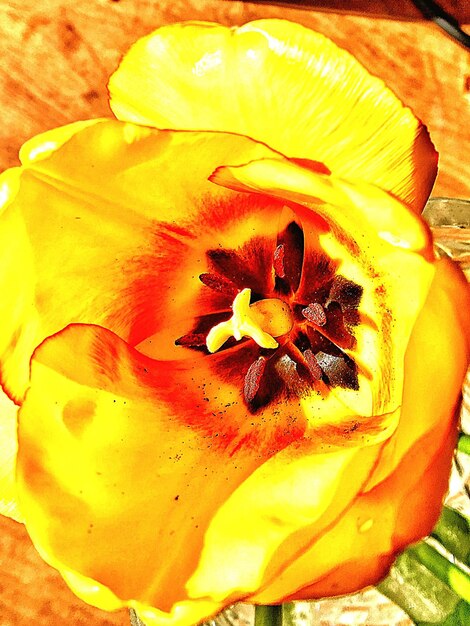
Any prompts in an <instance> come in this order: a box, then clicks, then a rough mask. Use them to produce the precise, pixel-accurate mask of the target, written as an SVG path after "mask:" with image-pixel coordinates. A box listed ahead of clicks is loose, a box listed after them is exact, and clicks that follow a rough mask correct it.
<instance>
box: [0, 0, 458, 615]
mask: <svg viewBox="0 0 470 626" xmlns="http://www.w3.org/2000/svg"><path fill="white" fill-rule="evenodd" d="M441 4H442V5H444V6H446V8H447V9H448V10H449V11H451V12H453V13H454V15H456V16H458V17H460V18H461V19H462V20H463V21H465V22H466V23H467V24H468V23H470V5H469V4H468V2H467V0H462V1H461V2H457V1H455V0H447V1H442V2H441ZM318 5H320V6H321V7H322V9H325V8H327V9H328V10H327V11H322V12H313V11H307V10H302V9H286V8H280V7H274V6H268V5H266V4H263V5H257V4H252V3H242V2H236V1H235V2H232V1H229V0H174V1H171V0H168V1H166V0H162V1H158V0H78V1H77V0H41V1H40V2H38V1H37V0H9V1H7V2H5V1H3V0H2V1H0V111H1V122H2V123H1V124H0V169H4V168H6V167H9V166H11V165H16V164H17V163H18V160H17V152H18V148H19V147H20V145H21V144H22V143H23V142H24V141H25V140H26V139H27V138H29V137H30V136H32V135H34V134H37V133H39V132H41V131H43V130H46V129H48V128H52V127H54V126H59V125H62V124H66V123H68V122H72V121H76V120H78V119H86V118H90V117H98V116H110V110H109V107H108V104H107V92H106V81H107V77H108V76H109V74H110V73H111V72H112V70H113V69H114V68H115V67H116V65H117V63H118V62H119V58H120V56H121V55H122V53H123V52H124V51H125V49H126V48H127V47H128V46H129V45H130V44H131V43H132V42H133V41H134V40H135V39H136V38H137V37H139V36H141V35H143V34H146V33H148V32H149V31H151V30H152V29H154V28H156V27H157V26H159V25H161V24H164V23H171V22H176V21H181V20H183V19H196V20H208V19H209V20H213V21H219V22H222V23H225V24H242V23H244V22H247V21H250V20H252V19H256V18H259V17H284V18H288V19H292V20H294V21H297V22H300V23H302V24H305V25H307V26H310V27H312V28H314V29H316V30H318V31H320V32H322V33H324V34H325V35H327V36H329V37H330V38H331V39H333V40H334V41H335V42H336V43H338V44H339V45H341V46H342V47H344V48H346V49H347V50H349V51H350V52H352V53H353V54H354V55H355V56H356V57H357V58H358V59H359V60H360V61H361V62H362V63H363V64H364V65H365V66H366V67H367V68H368V69H369V70H370V71H371V72H372V73H374V74H376V75H378V76H380V77H382V78H383V79H384V80H385V81H386V82H387V83H388V85H389V86H390V87H391V88H392V89H393V90H394V91H395V92H396V93H397V95H398V96H399V97H400V98H401V99H402V100H404V101H405V102H406V103H407V104H408V105H410V106H411V107H412V108H413V109H414V111H415V113H416V114H417V116H418V117H420V118H421V119H422V120H423V122H424V123H425V124H426V125H427V126H428V128H429V130H430V133H431V137H432V139H433V141H434V143H435V145H436V147H437V149H438V150H439V152H440V155H441V158H440V172H439V176H438V179H437V183H436V186H435V189H434V193H433V195H444V196H451V197H458V196H460V197H466V198H470V167H469V165H468V155H469V154H470V53H469V52H468V51H466V50H464V48H462V47H460V46H459V45H458V44H456V43H455V42H453V41H452V40H450V39H449V38H448V37H446V36H445V35H444V34H443V33H442V32H441V31H440V30H439V29H438V28H437V27H436V26H434V25H432V24H430V23H426V22H424V21H410V20H413V18H414V19H415V20H416V18H417V17H418V15H417V12H416V10H415V9H414V8H413V5H412V3H411V2H409V1H408V0H397V1H396V2H385V1H380V0H375V1H372V2H366V1H362V0H354V1H352V2H346V1H344V2H341V1H340V0H330V1H328V0H323V1H321V0H319V2H318ZM388 5H393V8H392V9H390V8H389V6H388ZM344 6H348V7H349V9H353V10H354V14H348V13H346V12H344V11H343V12H338V8H341V7H344ZM361 11H364V12H365V14H364V15H360V12H361ZM390 11H391V12H392V13H393V14H394V15H391V16H389V17H390V18H384V17H383V16H384V15H386V14H387V12H390ZM378 16H380V17H378ZM399 17H401V18H407V19H406V20H401V19H398V18H399ZM129 567H132V563H129ZM65 624H67V626H85V625H87V626H125V625H126V626H127V625H128V624H129V618H128V614H127V612H126V611H120V612H118V613H116V614H111V615H108V614H105V613H103V612H101V611H98V610H97V609H93V608H91V607H88V606H87V605H85V604H83V603H82V602H81V601H79V600H78V599H76V598H75V597H74V596H73V595H72V593H71V592H70V591H69V590H68V589H67V587H66V586H65V584H64V583H63V582H62V580H61V578H60V576H59V575H58V574H57V573H56V572H55V571H54V570H53V569H52V568H50V567H48V566H47V565H45V564H44V563H43V562H42V561H41V559H40V558H39V556H38V555H37V554H36V552H35V550H34V548H33V547H32V545H31V544H30V542H29V539H28V538H27V536H26V533H25V531H24V529H23V527H22V526H21V525H19V524H17V523H16V522H13V521H11V520H7V519H5V518H0V626H31V625H34V626H59V625H60V626H62V625H64V626H65Z"/></svg>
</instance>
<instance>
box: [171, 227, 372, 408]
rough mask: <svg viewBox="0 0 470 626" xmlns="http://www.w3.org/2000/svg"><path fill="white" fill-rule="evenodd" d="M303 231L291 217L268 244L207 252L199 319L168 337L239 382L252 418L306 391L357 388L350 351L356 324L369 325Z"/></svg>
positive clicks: (332, 264) (356, 293)
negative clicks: (200, 354)
mask: <svg viewBox="0 0 470 626" xmlns="http://www.w3.org/2000/svg"><path fill="white" fill-rule="evenodd" d="M307 232H308V238H307V237H306V236H305V233H304V229H303V227H302V225H301V224H300V223H299V221H297V220H295V221H291V222H290V223H287V225H286V226H285V228H284V229H282V230H281V231H280V232H279V234H278V235H277V238H275V239H274V240H273V239H272V238H270V237H263V236H255V237H253V238H251V239H249V240H247V241H246V242H245V244H244V245H243V246H241V247H239V248H236V249H229V248H223V247H217V248H215V249H211V250H207V252H206V260H207V267H208V271H206V272H205V273H203V274H200V275H199V280H200V282H201V283H202V291H201V292H200V295H199V296H198V298H200V301H202V302H204V310H206V311H207V313H205V314H203V315H199V316H198V317H196V318H195V319H194V325H193V327H192V329H191V330H190V332H188V333H187V334H185V335H183V336H181V337H179V338H178V339H176V341H175V344H176V345H177V346H181V347H182V348H185V349H191V350H197V351H199V352H202V353H203V354H205V355H206V356H207V357H209V358H211V359H213V360H212V361H211V362H212V363H213V367H214V370H215V371H216V372H217V374H218V375H220V376H222V377H223V378H227V379H230V380H232V381H233V382H234V383H236V384H240V382H241V383H242V390H243V398H244V401H245V404H246V406H247V407H248V408H249V410H250V411H251V412H252V413H256V412H258V411H259V410H262V409H264V408H266V407H268V406H271V407H273V410H274V409H275V407H276V406H279V402H283V401H284V400H288V401H293V402H296V401H298V399H299V398H301V397H305V396H309V395H310V394H311V393H312V391H313V392H314V393H320V394H325V393H328V390H329V389H331V388H334V387H342V388H344V389H350V390H358V389H359V379H358V367H357V365H356V363H355V362H354V360H353V355H354V351H355V348H356V343H357V342H356V338H355V327H356V326H357V325H358V324H359V323H367V321H366V318H364V316H362V315H361V314H360V313H359V310H358V309H359V304H360V302H361V299H362V294H363V288H362V287H361V286H360V285H358V284H357V283H355V282H353V281H351V280H349V279H348V278H346V277H345V276H342V275H341V274H340V273H339V272H338V268H339V267H340V262H339V261H337V260H334V259H331V258H330V257H329V256H328V255H327V254H326V253H325V252H324V250H323V248H322V247H321V245H320V242H319V238H318V235H316V234H315V232H314V231H313V229H311V228H309V230H308V231H307ZM215 353H216V354H215ZM240 376H242V379H241V380H240Z"/></svg>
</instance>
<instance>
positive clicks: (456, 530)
mask: <svg viewBox="0 0 470 626" xmlns="http://www.w3.org/2000/svg"><path fill="white" fill-rule="evenodd" d="M432 536H433V537H435V538H436V539H437V540H438V541H440V542H441V543H442V545H443V546H444V547H445V548H446V550H449V552H450V553H451V554H453V555H454V556H455V558H456V559H458V560H459V561H462V563H465V564H466V565H469V564H470V523H469V521H468V519H467V518H466V517H464V516H463V515H462V514H461V513H459V512H458V511H456V510H455V509H451V508H450V507H447V506H446V507H444V509H443V510H442V513H441V516H440V518H439V520H438V522H437V524H436V527H435V528H434V530H433V532H432ZM469 623H470V622H469Z"/></svg>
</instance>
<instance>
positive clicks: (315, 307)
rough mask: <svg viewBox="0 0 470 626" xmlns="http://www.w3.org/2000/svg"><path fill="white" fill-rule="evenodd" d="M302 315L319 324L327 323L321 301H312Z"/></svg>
mask: <svg viewBox="0 0 470 626" xmlns="http://www.w3.org/2000/svg"><path fill="white" fill-rule="evenodd" d="M302 315H303V316H304V317H305V319H307V320H308V321H309V322H312V323H313V324H316V325H317V326H324V325H325V324H326V314H325V310H324V308H323V307H322V305H321V304H320V303H319V302H311V303H310V304H309V305H308V307H306V308H305V309H302Z"/></svg>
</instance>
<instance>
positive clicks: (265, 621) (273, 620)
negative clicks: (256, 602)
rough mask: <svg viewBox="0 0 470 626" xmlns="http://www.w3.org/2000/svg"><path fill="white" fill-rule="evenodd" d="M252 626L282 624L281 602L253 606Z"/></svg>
mask: <svg viewBox="0 0 470 626" xmlns="http://www.w3.org/2000/svg"><path fill="white" fill-rule="evenodd" d="M254 626H282V604H273V605H270V606H255V625H254Z"/></svg>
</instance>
